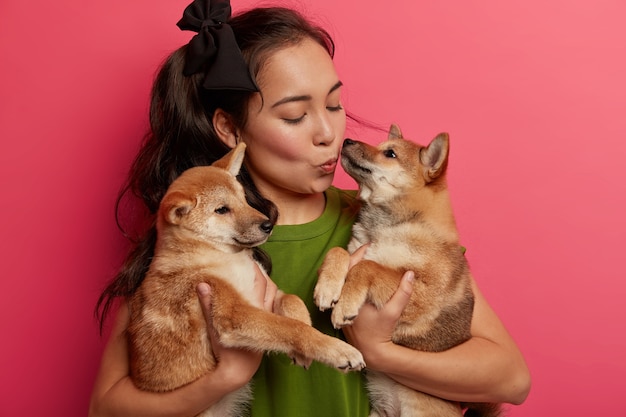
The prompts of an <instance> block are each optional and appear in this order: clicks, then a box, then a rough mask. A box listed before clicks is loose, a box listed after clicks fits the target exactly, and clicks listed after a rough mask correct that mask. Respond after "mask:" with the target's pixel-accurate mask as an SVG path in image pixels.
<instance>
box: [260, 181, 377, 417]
mask: <svg viewBox="0 0 626 417" xmlns="http://www.w3.org/2000/svg"><path fill="white" fill-rule="evenodd" d="M357 209H358V203H357V201H356V199H355V193H354V192H346V191H341V190H338V189H337V188H334V187H331V188H329V189H328V190H327V191H326V209H325V210H324V213H323V214H322V216H320V217H319V218H318V219H317V220H314V221H312V222H310V223H306V224H303V225H293V226H291V225H287V226H276V227H275V228H274V231H273V233H272V236H271V237H270V239H269V240H268V241H267V243H265V244H264V245H263V249H265V251H267V253H268V254H269V255H270V256H271V258H272V274H271V276H272V279H273V280H274V282H275V283H276V284H277V285H278V287H279V288H280V289H281V290H283V291H284V292H286V293H291V294H296V295H298V296H299V297H300V298H302V299H303V300H304V302H305V304H306V305H307V307H308V308H309V312H310V313H311V319H312V321H313V326H314V327H315V328H317V329H318V330H320V331H322V332H324V333H326V334H330V335H333V336H336V337H340V338H343V334H342V333H341V332H340V331H337V330H335V329H333V327H332V324H331V322H330V316H329V312H324V313H322V312H320V311H319V309H318V308H317V306H315V304H314V302H313V289H314V288H315V283H316V282H317V270H318V268H319V267H320V265H321V263H322V260H323V259H324V256H325V255H326V252H328V250H329V249H330V248H332V247H335V246H341V247H346V246H347V244H348V241H349V240H350V233H351V228H352V224H353V223H354V221H355V219H356V214H357ZM253 381H254V388H253V389H254V401H253V404H252V416H253V417H292V416H293V417H314V416H318V417H322V416H323V417H361V416H367V415H368V414H369V403H368V398H367V392H366V389H365V383H364V377H363V374H362V373H361V372H350V373H347V374H344V373H342V372H340V371H338V370H335V369H333V368H330V367H327V366H326V365H323V364H321V363H319V362H313V364H312V365H311V367H310V368H309V369H308V370H305V369H303V368H301V367H299V366H296V365H293V364H292V363H291V359H289V358H288V357H287V356H286V355H283V354H274V353H272V354H269V355H266V356H265V357H264V358H263V362H262V363H261V366H260V368H259V370H258V372H257V373H256V375H255V376H254V379H253Z"/></svg>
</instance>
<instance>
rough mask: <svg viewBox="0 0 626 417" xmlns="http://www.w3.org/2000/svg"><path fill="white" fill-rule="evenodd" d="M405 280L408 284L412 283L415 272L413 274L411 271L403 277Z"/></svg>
mask: <svg viewBox="0 0 626 417" xmlns="http://www.w3.org/2000/svg"><path fill="white" fill-rule="evenodd" d="M405 279H406V280H407V281H408V282H410V283H413V281H414V280H415V272H413V271H409V272H407V273H406V275H405Z"/></svg>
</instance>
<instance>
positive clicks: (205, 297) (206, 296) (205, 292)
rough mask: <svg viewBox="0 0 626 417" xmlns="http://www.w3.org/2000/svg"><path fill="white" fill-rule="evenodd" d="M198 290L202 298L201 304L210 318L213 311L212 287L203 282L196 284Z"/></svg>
mask: <svg viewBox="0 0 626 417" xmlns="http://www.w3.org/2000/svg"><path fill="white" fill-rule="evenodd" d="M196 292H197V293H198V298H199V299H200V305H201V306H202V311H203V312H204V315H205V317H206V318H207V319H208V318H209V316H210V313H211V287H210V286H209V284H207V283H206V282H201V283H199V284H198V285H197V286H196Z"/></svg>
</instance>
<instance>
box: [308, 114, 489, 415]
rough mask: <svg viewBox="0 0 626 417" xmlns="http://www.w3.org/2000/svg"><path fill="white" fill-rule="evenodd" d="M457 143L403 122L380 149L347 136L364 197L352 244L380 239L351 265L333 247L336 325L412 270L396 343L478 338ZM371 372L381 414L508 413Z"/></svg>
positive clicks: (325, 275)
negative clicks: (454, 187) (463, 242)
mask: <svg viewBox="0 0 626 417" xmlns="http://www.w3.org/2000/svg"><path fill="white" fill-rule="evenodd" d="M448 149H449V139H448V135H447V134H446V133H442V134H440V135H438V136H437V137H436V138H434V139H433V140H432V142H431V143H430V144H429V145H428V146H421V145H418V144H416V143H413V142H411V141H408V140H405V139H403V138H402V134H401V132H400V129H399V128H398V127H397V126H395V125H392V126H391V129H390V132H389V138H388V140H387V141H385V142H383V143H381V144H380V145H378V146H377V147H374V146H371V145H368V144H365V143H362V142H358V141H353V140H350V139H346V140H345V141H344V145H343V149H342V152H341V155H342V158H341V164H342V166H343V167H344V169H345V170H346V172H347V173H348V174H349V175H350V176H351V177H353V178H354V179H355V180H356V181H357V183H358V185H359V199H360V200H361V203H362V206H361V209H360V212H359V217H358V219H357V222H356V223H355V225H354V227H353V230H352V233H353V236H352V240H351V242H350V244H349V246H348V250H349V251H350V252H353V251H354V250H356V248H358V247H359V246H361V245H363V244H365V243H369V244H370V246H369V247H368V249H367V251H366V253H365V256H364V259H363V260H362V261H361V262H359V263H358V264H356V265H355V266H354V267H353V268H351V269H350V270H349V271H348V263H349V254H348V252H347V251H345V250H343V249H341V248H333V249H331V250H330V251H329V253H328V255H327V257H326V259H325V260H324V263H323V264H322V266H321V268H320V270H319V281H318V283H317V285H316V288H315V293H314V297H315V302H316V304H317V305H318V306H319V307H320V309H322V310H325V309H328V308H333V311H332V314H331V320H332V322H333V325H334V326H335V327H336V328H341V327H342V326H345V325H348V324H350V323H351V322H352V321H353V320H354V318H355V317H356V316H357V314H358V312H359V308H360V307H361V306H362V305H363V303H366V302H369V303H372V304H374V305H375V306H376V307H378V308H380V307H382V306H383V305H384V304H385V303H386V302H387V301H388V300H389V299H390V298H391V296H392V295H393V293H394V292H395V291H396V289H397V288H398V286H399V283H400V279H401V277H402V275H403V273H404V272H406V271H409V270H410V271H414V272H415V282H414V287H413V293H412V295H411V299H410V301H409V304H408V305H407V307H406V308H405V310H404V312H403V313H402V316H401V317H400V320H399V322H398V324H397V326H396V328H395V330H394V333H393V335H392V340H393V342H394V343H397V344H400V345H403V346H407V347H410V348H413V349H417V350H422V351H433V352H437V351H443V350H446V349H449V348H451V347H453V346H455V345H457V344H459V343H462V342H464V341H465V340H467V339H469V338H470V324H471V319H472V311H473V306H474V297H473V293H472V289H471V281H470V273H469V267H468V264H467V262H466V260H465V256H464V255H463V251H462V249H461V247H460V246H459V237H458V233H457V229H456V224H455V220H454V216H453V213H452V206H451V204H450V199H449V195H448V190H447V183H446V167H447V163H448ZM367 376H368V388H369V390H370V396H371V401H372V409H373V411H372V414H371V416H372V417H373V416H386V417H392V416H393V417H396V416H402V417H411V416H438V417H442V416H461V415H462V407H471V408H473V409H474V410H475V411H478V409H479V408H480V409H481V412H482V411H484V410H488V409H490V410H492V411H493V412H492V413H491V414H472V415H490V416H496V415H498V412H497V410H498V408H499V407H498V406H497V405H485V404H464V405H460V404H458V403H453V402H449V401H445V400H442V399H439V398H436V397H433V396H430V395H427V394H424V393H421V392H417V391H414V390H412V389H410V388H407V387H405V386H403V385H401V384H398V383H397V382H395V381H393V380H392V379H390V378H389V377H387V376H385V375H384V374H382V373H377V372H371V371H368V372H367Z"/></svg>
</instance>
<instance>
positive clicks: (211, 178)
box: [128, 144, 365, 417]
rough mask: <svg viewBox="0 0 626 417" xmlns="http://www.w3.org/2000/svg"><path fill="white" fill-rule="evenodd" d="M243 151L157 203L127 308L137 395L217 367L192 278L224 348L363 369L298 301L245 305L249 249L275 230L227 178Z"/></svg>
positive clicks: (251, 270)
mask: <svg viewBox="0 0 626 417" xmlns="http://www.w3.org/2000/svg"><path fill="white" fill-rule="evenodd" d="M244 150H245V145H243V144H240V145H238V146H237V147H236V148H235V149H233V150H232V151H231V152H229V153H228V154H227V155H226V156H225V157H224V158H222V159H220V160H219V161H217V162H215V163H214V164H213V165H212V166H209V167H195V168H191V169H189V170H187V171H185V172H184V173H183V174H182V175H181V176H180V177H179V178H178V179H176V180H175V181H174V182H173V183H172V184H171V186H170V187H169V189H168V191H167V193H166V194H165V196H164V197H163V200H162V202H161V205H160V208H159V212H158V219H157V236H158V238H157V243H156V247H155V253H154V258H153V261H152V263H151V265H150V268H149V271H148V272H147V274H146V277H145V279H144V281H143V282H142V284H141V286H140V288H139V289H138V290H137V292H136V293H135V294H134V295H133V297H132V298H131V299H130V302H129V307H130V314H131V319H130V324H129V327H128V334H129V340H130V356H131V364H130V366H131V377H132V378H133V380H134V382H135V384H136V385H137V386H138V387H139V388H141V389H144V390H149V391H169V390H173V389H175V388H177V387H180V386H183V385H185V384H188V383H190V382H192V381H194V380H196V379H198V378H199V377H201V376H202V375H204V374H207V373H209V372H211V371H212V370H214V369H215V367H216V360H215V357H214V355H213V351H212V346H211V344H210V339H209V335H208V334H207V329H206V327H207V325H206V323H205V319H204V315H203V313H202V310H201V306H200V302H199V299H198V296H197V294H196V286H197V284H198V283H200V282H206V283H208V284H209V285H210V286H211V290H212V310H211V314H212V325H213V327H214V329H215V331H216V333H217V334H218V336H219V340H220V343H222V344H223V345H225V346H228V347H238V348H246V349H250V350H254V351H276V352H283V353H286V354H288V355H289V356H290V357H291V358H292V359H293V361H294V362H295V363H296V364H298V365H301V366H304V367H307V366H309V365H310V364H311V362H312V361H313V360H317V361H320V362H323V363H325V364H328V365H330V366H332V367H335V368H337V369H339V370H341V371H345V372H347V371H349V370H360V369H362V368H363V367H364V366H365V364H364V362H363V357H362V355H361V353H360V352H359V351H358V350H356V349H355V348H353V347H352V346H350V345H349V344H347V343H345V342H343V341H341V340H339V339H336V338H333V337H331V336H327V335H325V334H323V333H321V332H319V331H317V330H316V329H314V328H313V327H311V326H310V323H311V322H310V317H309V313H308V311H307V309H306V307H305V305H304V302H303V301H302V300H301V299H300V298H298V297H297V296H295V295H288V294H283V293H281V292H280V291H279V293H278V294H277V296H276V299H275V303H274V312H275V313H277V314H274V313H270V312H268V311H265V310H263V309H259V308H256V307H254V306H253V305H252V304H251V299H252V297H253V285H254V279H255V271H256V268H255V263H254V262H255V261H254V260H253V257H252V249H251V248H253V247H255V246H258V245H260V244H262V243H263V242H265V241H266V240H267V238H268V237H269V235H270V233H271V231H272V227H273V224H272V222H270V221H269V219H268V218H267V217H266V216H265V215H263V214H262V213H260V212H258V211H257V210H255V209H253V208H252V207H250V206H249V205H248V204H247V202H246V199H245V195H244V190H243V187H242V186H241V184H239V182H238V181H237V180H236V178H235V176H236V175H237V174H238V172H239V169H240V167H241V164H242V161H243V158H244ZM250 398H251V390H250V388H249V387H245V388H243V389H241V390H238V391H237V392H235V393H233V394H230V395H228V396H227V397H225V398H224V399H222V400H221V401H220V402H218V403H217V404H215V405H214V406H213V407H211V408H210V409H208V410H206V411H204V412H203V413H202V414H201V415H202V416H206V417H208V416H219V417H228V416H239V415H241V409H242V407H243V406H245V405H246V403H247V402H248V401H249V400H250Z"/></svg>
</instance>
